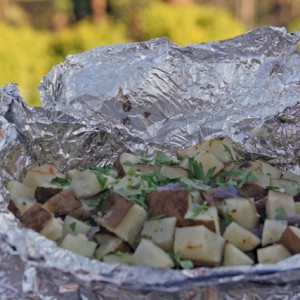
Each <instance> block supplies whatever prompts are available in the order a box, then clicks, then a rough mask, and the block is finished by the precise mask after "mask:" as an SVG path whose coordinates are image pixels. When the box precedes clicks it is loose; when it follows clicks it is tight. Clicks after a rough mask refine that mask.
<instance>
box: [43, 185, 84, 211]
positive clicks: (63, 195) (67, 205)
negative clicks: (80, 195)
mask: <svg viewBox="0 0 300 300" xmlns="http://www.w3.org/2000/svg"><path fill="white" fill-rule="evenodd" d="M43 206H44V207H45V208H46V209H48V210H50V211H51V212H52V213H53V214H54V216H55V217H60V216H64V215H67V214H71V213H72V212H73V211H74V210H75V209H78V208H80V207H82V204H81V203H80V202H79V201H78V200H77V199H76V198H75V197H74V194H73V193H72V192H71V191H68V190H62V191H61V192H59V193H58V194H56V195H55V196H53V197H51V198H50V199H49V200H48V201H47V202H46V203H45V204H44V205H43Z"/></svg>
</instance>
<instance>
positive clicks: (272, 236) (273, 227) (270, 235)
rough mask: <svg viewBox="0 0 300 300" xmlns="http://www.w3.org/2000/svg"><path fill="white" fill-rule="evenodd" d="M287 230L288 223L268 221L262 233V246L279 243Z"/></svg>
mask: <svg viewBox="0 0 300 300" xmlns="http://www.w3.org/2000/svg"><path fill="white" fill-rule="evenodd" d="M286 228H287V221H283V220H269V219H266V220H265V223H264V228H263V233H262V241H261V244H262V246H266V245H268V244H274V243H276V242H278V241H279V240H280V237H281V235H282V233H283V232H284V230H285V229H286Z"/></svg>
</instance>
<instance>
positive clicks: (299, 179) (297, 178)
mask: <svg viewBox="0 0 300 300" xmlns="http://www.w3.org/2000/svg"><path fill="white" fill-rule="evenodd" d="M281 178H283V179H289V180H292V181H296V182H298V185H300V176H299V175H296V174H294V173H292V172H290V171H287V172H285V173H284V174H283V175H282V176H281Z"/></svg>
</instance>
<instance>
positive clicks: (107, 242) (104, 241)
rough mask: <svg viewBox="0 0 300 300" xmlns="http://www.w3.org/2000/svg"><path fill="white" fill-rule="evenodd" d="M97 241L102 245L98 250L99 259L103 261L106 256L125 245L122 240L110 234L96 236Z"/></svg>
mask: <svg viewBox="0 0 300 300" xmlns="http://www.w3.org/2000/svg"><path fill="white" fill-rule="evenodd" d="M95 239H96V242H97V243H98V244H99V245H100V246H99V247H98V248H97V250H96V257H97V259H102V258H103V257H104V256H105V255H107V254H109V253H112V252H114V251H116V250H117V249H118V247H119V246H120V245H121V244H122V243H123V241H122V240H121V239H120V238H118V237H116V236H112V235H109V234H96V235H95Z"/></svg>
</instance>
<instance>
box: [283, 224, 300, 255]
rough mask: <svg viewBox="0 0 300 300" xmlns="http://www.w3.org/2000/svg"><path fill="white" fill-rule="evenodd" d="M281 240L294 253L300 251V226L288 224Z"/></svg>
mask: <svg viewBox="0 0 300 300" xmlns="http://www.w3.org/2000/svg"><path fill="white" fill-rule="evenodd" d="M279 242H280V243H281V244H282V245H283V246H285V247H286V248H287V249H288V250H289V251H290V252H291V253H292V254H296V253H300V228H298V227H295V226H288V227H287V228H286V229H285V230H284V232H283V233H282V235H281V238H280V240H279Z"/></svg>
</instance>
